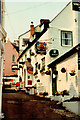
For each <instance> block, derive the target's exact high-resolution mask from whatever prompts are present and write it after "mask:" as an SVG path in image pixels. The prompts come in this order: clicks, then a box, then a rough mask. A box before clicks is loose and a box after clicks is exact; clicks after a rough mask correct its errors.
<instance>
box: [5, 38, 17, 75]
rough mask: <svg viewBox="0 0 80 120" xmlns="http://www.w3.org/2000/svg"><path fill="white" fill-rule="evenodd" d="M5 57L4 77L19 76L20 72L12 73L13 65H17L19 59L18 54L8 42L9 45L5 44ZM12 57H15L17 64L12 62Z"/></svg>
mask: <svg viewBox="0 0 80 120" xmlns="http://www.w3.org/2000/svg"><path fill="white" fill-rule="evenodd" d="M4 54H5V57H4V76H5V75H14V74H18V71H17V70H15V71H12V69H11V68H12V65H13V64H17V59H18V52H17V51H16V49H15V48H14V47H13V45H12V44H11V42H10V41H9V40H8V41H7V43H5V52H4ZM12 55H15V62H12Z"/></svg>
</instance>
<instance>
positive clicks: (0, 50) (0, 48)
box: [0, 0, 6, 118]
mask: <svg viewBox="0 0 80 120" xmlns="http://www.w3.org/2000/svg"><path fill="white" fill-rule="evenodd" d="M5 39H6V32H5V30H4V2H3V0H1V1H0V118H1V114H2V79H3V59H4V42H5Z"/></svg>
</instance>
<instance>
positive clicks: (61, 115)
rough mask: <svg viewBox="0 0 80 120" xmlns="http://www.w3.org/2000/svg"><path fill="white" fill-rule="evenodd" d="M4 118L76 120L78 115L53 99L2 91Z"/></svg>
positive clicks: (12, 119)
mask: <svg viewBox="0 0 80 120" xmlns="http://www.w3.org/2000/svg"><path fill="white" fill-rule="evenodd" d="M2 106H3V113H4V114H5V119H4V120H9V119H10V120H26V119H27V120H28V119H29V120H31V119H40V120H41V119H49V120H50V119H54V120H59V119H61V120H77V119H78V116H76V115H74V114H72V113H71V112H69V111H66V110H65V109H64V108H63V107H62V106H61V105H56V102H55V101H50V100H47V99H43V98H40V97H38V96H33V95H30V96H29V95H27V94H25V93H24V92H17V93H3V104H2Z"/></svg>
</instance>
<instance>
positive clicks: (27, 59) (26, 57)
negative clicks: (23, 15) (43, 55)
mask: <svg viewBox="0 0 80 120" xmlns="http://www.w3.org/2000/svg"><path fill="white" fill-rule="evenodd" d="M42 21H43V22H42ZM49 22H50V21H49V20H44V19H42V20H41V21H40V25H39V26H38V30H40V31H37V32H34V34H33V35H32V37H31V39H30V41H31V42H30V43H29V44H28V46H27V47H26V48H25V50H24V51H23V52H22V53H21V54H20V56H19V58H18V63H19V65H20V64H23V65H22V68H21V69H20V70H19V73H18V75H19V78H20V77H21V78H22V82H23V83H24V87H25V88H27V89H29V88H31V89H30V90H32V88H35V85H34V84H35V83H34V75H33V73H35V69H33V68H34V65H35V59H34V57H33V56H34V52H35V53H36V51H35V44H36V42H37V41H38V39H39V38H40V37H41V36H42V35H43V34H44V33H45V32H46V30H47V29H48V27H49ZM42 26H44V27H43V29H41V27H42ZM35 56H36V54H35ZM32 59H33V61H32ZM20 67H21V66H20Z"/></svg>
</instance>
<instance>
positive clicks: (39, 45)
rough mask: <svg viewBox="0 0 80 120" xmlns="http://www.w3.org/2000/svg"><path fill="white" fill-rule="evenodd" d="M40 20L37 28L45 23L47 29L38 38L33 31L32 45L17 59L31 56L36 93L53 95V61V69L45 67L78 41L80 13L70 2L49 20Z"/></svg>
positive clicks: (54, 83)
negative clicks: (45, 21)
mask: <svg viewBox="0 0 80 120" xmlns="http://www.w3.org/2000/svg"><path fill="white" fill-rule="evenodd" d="M43 23H44V22H43ZM43 23H42V24H41V25H40V29H41V31H43V30H44V28H45V26H46V25H48V26H47V29H46V31H45V32H44V33H43V34H41V35H40V37H36V39H37V40H36V39H35V34H36V33H34V35H33V36H32V38H31V39H33V40H31V46H30V47H26V49H25V50H24V51H23V52H22V54H21V55H20V57H19V59H18V61H20V60H21V61H22V58H24V59H25V53H26V54H27V55H28V56H27V58H28V57H29V58H31V63H32V66H33V73H34V76H33V80H34V82H33V83H34V84H33V85H36V88H37V93H38V94H41V93H43V92H48V94H49V95H52V94H53V93H54V92H55V91H57V87H56V80H57V79H56V76H57V71H56V75H53V74H52V73H53V71H55V70H56V66H55V65H56V64H54V66H52V67H50V68H52V70H51V69H50V70H49V69H48V65H49V64H51V63H52V62H53V61H55V60H56V59H58V58H60V56H62V55H64V54H65V53H66V52H68V51H69V50H71V49H72V48H73V47H75V46H76V45H77V44H78V43H79V42H80V38H79V34H80V28H79V24H80V13H79V12H78V11H75V10H73V4H72V2H70V3H68V4H67V5H66V6H65V8H64V9H63V10H62V11H61V12H60V13H59V14H58V15H57V16H56V17H55V18H54V19H53V20H52V21H51V22H50V23H49V24H46V23H45V24H43ZM31 51H32V53H34V55H33V56H30V52H31ZM50 72H51V73H50ZM48 74H49V75H48ZM53 78H55V80H53ZM23 80H24V79H23ZM26 80H27V79H26Z"/></svg>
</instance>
